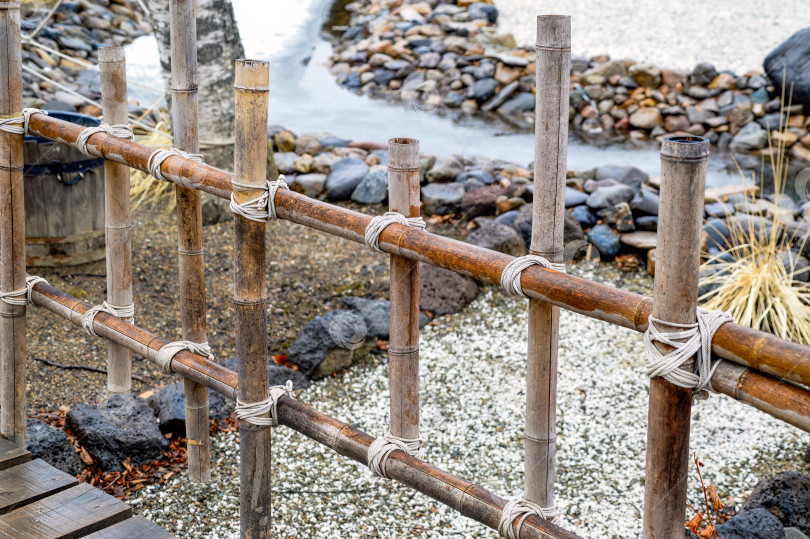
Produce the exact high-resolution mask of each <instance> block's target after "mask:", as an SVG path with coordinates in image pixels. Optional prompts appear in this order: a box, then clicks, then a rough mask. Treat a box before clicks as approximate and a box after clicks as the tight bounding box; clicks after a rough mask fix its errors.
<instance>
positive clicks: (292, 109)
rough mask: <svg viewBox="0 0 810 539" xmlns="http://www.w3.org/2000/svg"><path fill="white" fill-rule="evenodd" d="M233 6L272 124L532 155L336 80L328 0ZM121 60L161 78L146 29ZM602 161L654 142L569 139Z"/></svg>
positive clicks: (717, 175)
mask: <svg viewBox="0 0 810 539" xmlns="http://www.w3.org/2000/svg"><path fill="white" fill-rule="evenodd" d="M233 5H234V10H235V12H236V18H237V21H238V23H239V28H240V32H241V34H242V41H243V43H244V46H245V53H246V55H247V56H248V57H251V58H258V59H267V60H269V61H270V70H271V75H270V116H269V122H270V124H278V125H283V126H285V127H287V128H289V129H292V130H293V131H295V132H296V133H298V134H303V133H332V134H335V135H337V136H341V137H347V138H351V139H353V140H373V141H385V140H388V139H389V138H392V137H411V138H416V139H419V141H420V146H421V149H422V151H423V152H425V153H435V154H439V153H458V154H462V155H483V156H486V157H488V158H491V159H505V160H509V161H514V162H516V163H519V164H522V165H527V164H528V163H530V162H531V161H532V160H533V159H534V138H533V136H532V135H531V134H527V133H512V132H510V130H509V128H508V127H507V126H505V125H493V124H492V123H485V122H483V121H481V120H470V121H467V122H465V123H464V124H463V125H460V124H458V123H456V122H454V121H453V120H452V119H450V118H447V117H442V116H441V115H439V114H437V113H436V112H433V111H422V110H418V109H415V108H414V107H413V106H410V105H409V104H408V103H389V102H388V101H386V100H383V99H369V98H368V97H365V96H360V95H356V94H354V93H352V92H349V91H347V90H345V89H344V88H342V87H341V86H339V85H338V84H337V83H336V82H335V79H334V77H333V76H332V75H331V73H330V72H329V70H328V68H327V67H326V66H327V63H328V59H329V55H330V54H331V45H330V44H329V43H328V42H327V41H326V40H325V39H324V36H323V35H322V33H321V32H322V27H323V25H324V22H325V21H327V20H328V19H329V16H330V13H329V11H330V7H331V5H332V0H301V1H299V2H294V3H293V2H285V3H284V5H283V6H278V5H277V4H276V5H269V4H268V5H264V6H263V7H262V8H257V3H256V2H255V0H233ZM502 9H503V7H502ZM257 11H264V12H263V13H257ZM127 66H128V68H127V69H128V74H129V77H130V78H131V79H134V78H137V79H138V80H160V76H159V67H158V66H159V64H158V53H157V43H156V41H155V39H154V37H152V36H144V37H142V38H139V39H138V40H136V41H135V42H134V43H132V44H131V45H130V46H128V47H127ZM135 95H136V96H138V97H139V99H140V100H141V101H142V103H151V102H152V101H153V100H154V98H155V96H154V95H148V96H147V95H145V94H135ZM606 164H614V165H634V166H637V167H639V168H640V169H642V170H644V171H645V172H647V173H649V174H652V175H658V174H659V172H660V163H659V157H658V149H657V144H652V143H651V144H650V145H649V146H648V147H645V148H627V147H625V146H617V145H614V146H608V147H606V148H598V147H595V146H593V145H589V144H585V143H583V142H580V141H578V140H576V139H574V138H572V139H571V140H570V142H569V148H568V168H569V169H574V170H586V169H589V168H593V167H596V166H600V165H606ZM726 166H727V162H726V159H725V158H723V157H722V156H717V157H715V158H713V159H712V160H711V161H710V167H709V174H708V178H707V183H708V184H709V185H710V186H714V185H723V184H728V183H739V182H740V181H741V180H740V177H739V175H738V174H737V173H733V174H729V173H727V172H726V171H725V168H726Z"/></svg>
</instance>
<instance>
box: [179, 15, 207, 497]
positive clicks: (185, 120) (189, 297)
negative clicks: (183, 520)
mask: <svg viewBox="0 0 810 539" xmlns="http://www.w3.org/2000/svg"><path fill="white" fill-rule="evenodd" d="M195 12H196V10H195V2H194V0H171V2H169V13H170V15H171V22H170V30H169V34H170V41H171V48H172V55H171V63H172V131H173V132H174V144H175V147H177V148H179V149H181V150H183V151H185V152H188V153H191V154H195V153H198V152H199V151H200V145H199V136H198V121H197V118H198V110H197V19H196V16H195V15H196V13H195ZM175 194H176V195H177V266H178V270H179V271H178V279H179V284H180V320H181V325H182V334H183V340H186V341H192V342H196V343H202V342H207V341H208V337H207V332H206V321H205V312H206V308H205V296H206V294H205V292H206V291H205V261H204V259H203V238H202V233H203V228H202V203H201V200H200V192H199V191H197V190H195V189H189V188H187V187H183V186H181V185H177V186H175ZM183 385H184V389H185V409H186V440H187V448H188V475H189V478H190V479H191V480H192V481H194V482H197V483H201V482H206V481H209V480H210V479H211V443H210V440H209V434H208V390H207V389H206V388H205V387H204V386H202V385H200V384H197V383H195V382H193V381H191V380H189V379H187V378H184V379H183Z"/></svg>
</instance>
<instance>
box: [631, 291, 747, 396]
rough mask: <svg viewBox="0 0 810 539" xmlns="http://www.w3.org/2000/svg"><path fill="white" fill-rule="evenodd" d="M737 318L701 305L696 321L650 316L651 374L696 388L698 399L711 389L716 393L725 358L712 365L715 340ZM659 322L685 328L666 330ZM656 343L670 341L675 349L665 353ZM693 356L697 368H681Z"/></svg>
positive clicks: (647, 344)
mask: <svg viewBox="0 0 810 539" xmlns="http://www.w3.org/2000/svg"><path fill="white" fill-rule="evenodd" d="M733 321H734V317H733V316H731V314H729V313H726V312H723V311H708V310H706V309H703V308H700V307H698V310H697V322H695V323H694V324H676V323H674V322H666V321H664V320H659V319H658V318H653V317H652V316H650V317H649V318H648V325H647V331H645V332H644V348H645V349H646V350H647V358H648V359H649V361H650V363H649V365H648V366H647V376H649V377H650V378H655V377H658V376H660V377H662V378H664V379H665V380H668V381H669V382H670V383H671V384H674V385H676V386H679V387H685V388H689V389H692V390H694V393H693V397H694V398H695V399H700V400H702V399H706V398H708V396H709V392H712V388H711V381H712V375H713V374H714V371H715V370H717V366H718V365H719V364H720V361H721V360H718V361H717V362H716V363H715V364H714V366H712V339H714V334H715V333H716V332H717V330H718V329H719V328H720V326H722V325H723V324H725V323H726V322H733ZM657 324H660V325H662V326H669V327H671V328H680V329H681V331H674V332H671V333H663V332H661V331H660V330H659V329H658V327H657ZM656 342H660V343H663V344H667V345H669V346H671V347H673V348H674V350H673V351H671V352H669V353H668V354H663V353H661V351H660V350H659V349H658V348H657V347H656V346H655V343H656ZM693 356H695V368H694V371H693V372H689V371H687V370H684V369H681V368H680V367H681V365H683V363H684V362H686V361H688V360H689V359H691V358H692V357H693Z"/></svg>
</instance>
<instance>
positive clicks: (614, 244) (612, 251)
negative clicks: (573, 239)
mask: <svg viewBox="0 0 810 539" xmlns="http://www.w3.org/2000/svg"><path fill="white" fill-rule="evenodd" d="M588 241H589V242H590V243H592V244H593V246H594V247H596V249H597V250H598V251H599V254H600V255H601V257H602V260H606V261H610V260H613V259H614V258H616V255H617V254H619V249H621V240H620V239H619V235H618V234H616V233H615V232H614V231H613V230H611V228H610V227H609V226H607V225H596V226H594V227H593V228H591V229H590V230H589V231H588Z"/></svg>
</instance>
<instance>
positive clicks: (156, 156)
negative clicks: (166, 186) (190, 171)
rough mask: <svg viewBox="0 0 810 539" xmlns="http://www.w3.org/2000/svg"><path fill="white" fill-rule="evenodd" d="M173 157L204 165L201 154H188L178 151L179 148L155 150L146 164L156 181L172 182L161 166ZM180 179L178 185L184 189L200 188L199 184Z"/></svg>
mask: <svg viewBox="0 0 810 539" xmlns="http://www.w3.org/2000/svg"><path fill="white" fill-rule="evenodd" d="M173 156H176V157H182V158H184V159H190V160H191V161H194V162H197V163H202V160H203V159H202V158H203V156H202V154H201V153H186V152H184V151H183V150H178V149H177V148H170V149H168V150H164V149H160V150H155V151H154V152H152V154H151V155H150V156H149V160H148V161H147V162H146V168H147V169H149V174H151V175H152V177H153V178H155V179H156V180H162V181H164V182H168V181H170V180H167V179H166V177H165V176H164V175H163V171H162V170H160V165H162V164H163V161H165V160H166V159H168V158H169V157H173ZM178 179H179V182H178V183H179V184H180V185H182V186H183V187H187V188H189V189H196V188H197V187H198V185H197V184H195V183H192V182H190V181H188V180H187V179H186V178H183V177H179V178H178Z"/></svg>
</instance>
